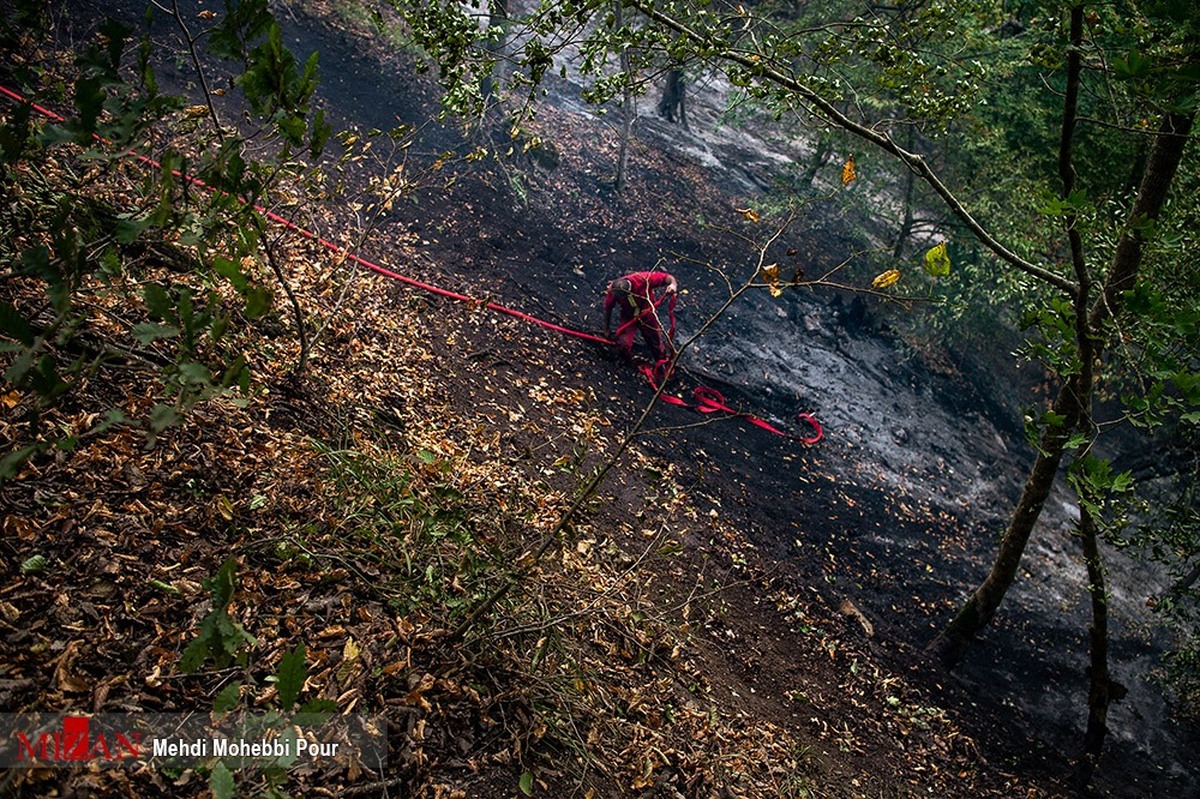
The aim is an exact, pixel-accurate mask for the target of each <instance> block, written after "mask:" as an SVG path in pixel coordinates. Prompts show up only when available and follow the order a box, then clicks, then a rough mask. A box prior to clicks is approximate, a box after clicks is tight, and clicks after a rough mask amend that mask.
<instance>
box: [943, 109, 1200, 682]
mask: <svg viewBox="0 0 1200 799" xmlns="http://www.w3.org/2000/svg"><path fill="white" fill-rule="evenodd" d="M1194 117H1195V114H1194V112H1193V113H1191V114H1179V113H1169V114H1167V115H1165V116H1164V117H1163V120H1162V122H1161V124H1160V126H1159V130H1158V133H1157V135H1156V136H1155V140H1154V145H1153V148H1152V149H1151V152H1150V156H1149V158H1148V159H1147V162H1146V170H1145V172H1144V173H1143V175H1142V181H1141V186H1140V188H1139V190H1138V196H1137V199H1136V201H1135V202H1134V206H1133V209H1132V210H1131V212H1130V214H1129V221H1128V224H1127V226H1126V228H1125V231H1124V233H1123V234H1122V235H1121V238H1120V240H1119V241H1118V242H1117V248H1116V252H1115V253H1114V255H1113V260H1112V263H1111V265H1110V268H1109V273H1108V279H1107V280H1106V281H1105V284H1104V288H1103V290H1102V291H1101V296H1099V297H1097V298H1096V300H1095V301H1094V302H1093V303H1092V305H1091V310H1090V312H1089V313H1088V314H1087V326H1086V329H1087V330H1089V331H1091V332H1090V333H1088V334H1086V335H1087V336H1093V335H1097V334H1098V333H1099V332H1100V331H1101V329H1102V328H1103V327H1104V326H1105V325H1106V324H1107V322H1108V321H1109V320H1110V319H1112V317H1113V316H1115V315H1116V314H1117V313H1119V312H1120V310H1121V308H1122V307H1123V294H1124V292H1125V291H1128V290H1129V289H1131V288H1133V286H1134V285H1135V284H1136V282H1137V277H1138V272H1139V270H1140V268H1141V265H1142V256H1143V251H1142V248H1143V245H1144V242H1145V237H1144V232H1145V230H1146V229H1147V225H1146V223H1147V222H1150V221H1152V220H1154V219H1156V218H1158V215H1159V213H1160V212H1161V211H1162V207H1163V205H1164V203H1165V202H1166V198H1167V193H1168V190H1169V189H1170V186H1171V182H1172V181H1173V180H1174V178H1175V173H1176V171H1177V170H1178V168H1179V163H1180V161H1181V160H1182V158H1183V151H1184V147H1185V145H1186V144H1187V137H1188V133H1189V132H1190V131H1191V128H1192V122H1193V120H1194ZM1077 343H1079V344H1081V345H1082V344H1083V342H1082V341H1081V342H1077ZM1102 348H1103V347H1102V343H1101V342H1099V341H1097V342H1096V344H1095V347H1094V352H1092V356H1091V358H1090V359H1089V360H1092V359H1094V358H1096V357H1099V355H1100V353H1101V351H1102ZM1081 349H1082V348H1081ZM1090 388H1091V386H1090V385H1087V386H1082V385H1080V383H1079V378H1078V376H1077V377H1076V378H1073V379H1071V380H1069V381H1068V382H1067V383H1066V384H1065V385H1064V386H1063V388H1062V389H1061V390H1060V391H1059V394H1058V397H1057V398H1056V399H1055V402H1054V406H1053V411H1054V413H1056V414H1059V415H1061V416H1062V417H1064V418H1065V420H1066V421H1065V423H1064V424H1062V425H1050V426H1048V427H1047V428H1046V430H1045V431H1044V432H1043V434H1042V438H1041V441H1040V443H1039V447H1038V450H1039V451H1038V456H1037V460H1036V461H1035V462H1034V465H1033V468H1032V469H1031V470H1030V473H1029V477H1028V479H1027V480H1026V481H1025V487H1024V489H1023V491H1022V493H1021V497H1020V499H1019V500H1018V501H1017V506H1016V508H1015V510H1014V511H1013V515H1012V517H1011V519H1010V520H1009V524H1008V528H1007V530H1006V531H1005V533H1004V537H1003V539H1002V540H1001V542H1000V549H999V551H998V552H997V554H996V559H995V561H994V562H993V564H992V568H991V571H990V572H989V574H988V576H987V577H986V578H985V579H984V581H983V583H981V584H980V586H979V587H978V588H976V589H975V591H974V592H973V593H972V594H971V596H970V598H969V599H967V601H966V603H965V604H964V605H963V607H962V608H961V609H960V610H959V612H958V613H957V615H955V617H954V619H953V620H952V621H951V622H950V623H949V624H948V625H947V626H946V628H945V629H944V630H942V631H941V632H940V633H939V634H938V635H937V637H936V638H934V640H933V641H932V642H931V643H930V645H929V648H928V652H929V653H930V654H931V655H933V656H935V657H936V658H937V659H938V660H940V662H941V664H942V665H943V666H944V667H946V668H954V667H955V666H957V665H958V664H959V663H961V662H962V659H963V657H965V656H966V652H967V648H968V647H969V645H970V642H971V640H972V639H973V638H974V637H975V635H976V634H978V633H979V632H980V631H981V630H982V629H983V628H984V627H986V626H987V624H988V623H989V622H991V620H992V618H993V617H994V616H995V614H996V610H997V609H998V608H999V606H1000V603H1001V602H1002V601H1003V599H1004V595H1005V593H1007V591H1008V589H1009V587H1010V586H1011V585H1012V583H1013V580H1014V579H1015V578H1016V574H1017V569H1018V567H1019V566H1020V563H1021V557H1022V555H1023V554H1024V552H1025V546H1026V544H1028V543H1029V536H1030V534H1031V533H1032V532H1033V527H1034V525H1035V524H1036V523H1037V520H1038V518H1039V517H1040V516H1041V512H1042V508H1043V507H1044V506H1045V502H1046V497H1047V496H1049V493H1050V488H1051V486H1052V485H1053V482H1054V477H1055V474H1056V473H1057V471H1058V466H1059V464H1060V463H1061V461H1062V456H1063V448H1064V446H1065V445H1066V442H1067V440H1068V438H1069V436H1070V433H1071V431H1072V430H1074V429H1075V427H1076V425H1078V423H1079V421H1080V418H1081V414H1082V413H1083V412H1084V406H1083V405H1082V404H1081V403H1082V402H1083V400H1084V397H1086V396H1087V394H1088V392H1089V391H1090Z"/></svg>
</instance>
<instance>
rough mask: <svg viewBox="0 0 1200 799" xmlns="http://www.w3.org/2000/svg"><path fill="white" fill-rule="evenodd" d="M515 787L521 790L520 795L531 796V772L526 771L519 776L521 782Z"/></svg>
mask: <svg viewBox="0 0 1200 799" xmlns="http://www.w3.org/2000/svg"><path fill="white" fill-rule="evenodd" d="M517 785H518V786H519V787H520V789H521V793H523V794H525V795H526V796H533V772H532V771H526V772H525V773H524V774H522V775H521V780H520V782H519V783H517Z"/></svg>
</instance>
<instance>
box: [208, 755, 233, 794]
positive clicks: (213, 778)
mask: <svg viewBox="0 0 1200 799" xmlns="http://www.w3.org/2000/svg"><path fill="white" fill-rule="evenodd" d="M208 788H209V790H211V791H212V795H213V799H234V797H235V796H236V795H237V784H236V783H235V782H234V780H233V772H231V771H230V770H229V767H228V766H226V765H225V764H224V763H222V762H221V761H217V765H215V766H213V770H212V773H211V774H209V775H208Z"/></svg>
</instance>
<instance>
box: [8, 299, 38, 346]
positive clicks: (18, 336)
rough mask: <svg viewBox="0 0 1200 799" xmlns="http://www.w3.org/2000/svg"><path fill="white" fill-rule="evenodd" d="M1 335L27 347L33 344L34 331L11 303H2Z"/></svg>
mask: <svg viewBox="0 0 1200 799" xmlns="http://www.w3.org/2000/svg"><path fill="white" fill-rule="evenodd" d="M0 335H5V336H8V337H9V338H11V339H15V340H16V341H19V342H21V343H22V344H24V345H25V346H26V347H29V346H31V345H32V344H33V340H34V335H33V329H32V328H31V327H30V326H29V323H28V322H27V321H25V317H24V316H22V315H21V312H20V311H18V310H17V307H16V306H15V305H13V304H12V303H11V302H0Z"/></svg>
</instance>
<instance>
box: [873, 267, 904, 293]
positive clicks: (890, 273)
mask: <svg viewBox="0 0 1200 799" xmlns="http://www.w3.org/2000/svg"><path fill="white" fill-rule="evenodd" d="M899 279H900V270H899V269H889V270H887V271H886V272H882V273H880V274H879V275H876V277H875V279H874V280H872V281H871V285H872V286H874V287H875V288H877V289H885V288H887V287H888V286H891V285H894V284H895V283H896V281H897V280H899Z"/></svg>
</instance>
